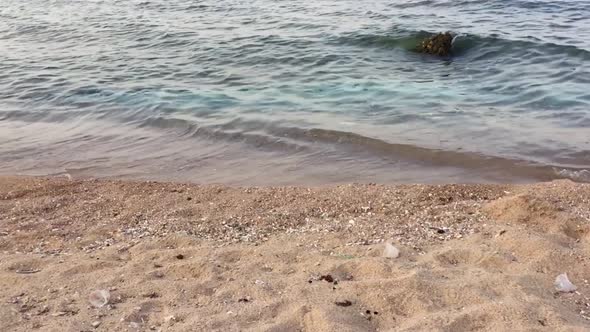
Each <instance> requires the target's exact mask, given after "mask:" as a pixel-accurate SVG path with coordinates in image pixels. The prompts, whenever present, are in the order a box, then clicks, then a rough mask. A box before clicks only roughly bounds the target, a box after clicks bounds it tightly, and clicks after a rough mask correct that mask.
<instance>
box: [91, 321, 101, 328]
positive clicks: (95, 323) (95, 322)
mask: <svg viewBox="0 0 590 332" xmlns="http://www.w3.org/2000/svg"><path fill="white" fill-rule="evenodd" d="M99 326H100V321H98V320H97V321H94V322H92V327H94V328H97V327H99Z"/></svg>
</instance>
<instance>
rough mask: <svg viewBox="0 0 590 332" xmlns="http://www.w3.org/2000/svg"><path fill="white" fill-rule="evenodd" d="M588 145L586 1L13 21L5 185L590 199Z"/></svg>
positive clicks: (4, 58) (31, 15)
mask: <svg viewBox="0 0 590 332" xmlns="http://www.w3.org/2000/svg"><path fill="white" fill-rule="evenodd" d="M447 30H448V31H453V32H455V33H457V34H458V37H457V38H456V39H455V44H454V55H453V56H452V57H449V58H444V59H441V58H436V57H430V56H425V55H420V54H416V53H414V52H412V51H411V49H412V48H413V47H414V46H415V45H416V43H417V42H418V41H419V40H420V38H423V37H424V36H427V35H428V34H429V33H433V32H439V31H447ZM588 127H590V1H551V2H549V1H538V0H534V1H533V0H530V1H522V0H521V1H510V2H507V1H500V0H496V1H450V0H449V1H435V0H432V1H402V0H395V1H390V0H388V1H385V0H375V1H352V0H350V1H349V0H344V1H335V0H316V1H286V0H283V1H275V0H273V1H271V0H251V1H237V0H235V1H230V0H226V1H218V0H216V1H212V0H210V1H179V0H154V1H132V0H131V1H130V0H126V1H122V0H121V1H117V0H104V1H72V0H54V1H47V0H25V1H22V0H19V1H16V0H4V1H3V5H2V6H1V7H0V173H5V174H14V173H19V174H34V175H44V174H53V175H55V174H65V173H68V174H70V175H79V176H115V177H127V178H151V179H166V180H189V181H197V182H223V183H232V184H324V183H341V182H350V181H357V182H372V181H375V182H506V181H510V182H523V181H537V180H549V179H554V178H563V177H568V178H573V179H575V180H579V181H588V180H590V171H589V169H590V130H589V129H588Z"/></svg>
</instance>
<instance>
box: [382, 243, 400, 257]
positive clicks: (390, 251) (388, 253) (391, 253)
mask: <svg viewBox="0 0 590 332" xmlns="http://www.w3.org/2000/svg"><path fill="white" fill-rule="evenodd" d="M383 257H385V258H398V257H399V249H398V248H396V247H394V246H393V245H392V244H391V243H385V250H383Z"/></svg>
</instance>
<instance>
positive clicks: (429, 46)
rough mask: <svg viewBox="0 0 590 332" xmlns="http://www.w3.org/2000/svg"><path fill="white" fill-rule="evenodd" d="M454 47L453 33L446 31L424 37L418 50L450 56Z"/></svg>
mask: <svg viewBox="0 0 590 332" xmlns="http://www.w3.org/2000/svg"><path fill="white" fill-rule="evenodd" d="M452 47H453V35H452V34H451V33H450V32H445V33H439V34H437V35H434V36H432V37H428V38H426V39H424V40H423V41H422V42H420V44H419V45H418V47H417V48H416V51H418V52H420V53H426V54H432V55H438V56H448V55H451V48H452Z"/></svg>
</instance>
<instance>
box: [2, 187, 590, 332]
mask: <svg viewBox="0 0 590 332" xmlns="http://www.w3.org/2000/svg"><path fill="white" fill-rule="evenodd" d="M589 231H590V185H587V184H577V183H573V182H570V181H565V180H564V181H556V182H550V183H541V184H533V185H442V186H432V185H400V186H384V185H373V184H367V185H343V186H333V187H317V188H304V187H299V188H296V187H261V188H251V187H250V188H246V187H226V186H215V185H206V186H201V185H196V184H183V183H156V182H125V181H108V180H71V179H66V178H24V177H2V178H0V290H1V291H0V301H2V305H0V320H1V321H2V329H3V330H5V331H31V330H42V331H125V330H128V331H150V330H154V331H426V330H428V331H475V330H478V331H587V330H590V298H589V297H590V285H589V283H588V279H590V266H589V257H590V246H589V242H588V241H589V240H590V235H589ZM385 242H390V243H392V244H393V245H394V246H395V247H396V248H398V249H399V252H400V254H399V257H397V258H387V257H383V252H384V248H385ZM561 273H567V275H568V277H569V279H570V280H571V282H572V283H573V284H575V286H577V290H576V291H574V292H558V291H557V290H556V287H555V285H554V281H555V278H556V277H557V276H558V275H559V274H561ZM96 291H102V293H101V294H102V295H101V296H105V298H100V297H99V300H104V303H98V304H97V302H96V300H97V298H96V297H97V293H95V292H96ZM99 302H100V301H99Z"/></svg>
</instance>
